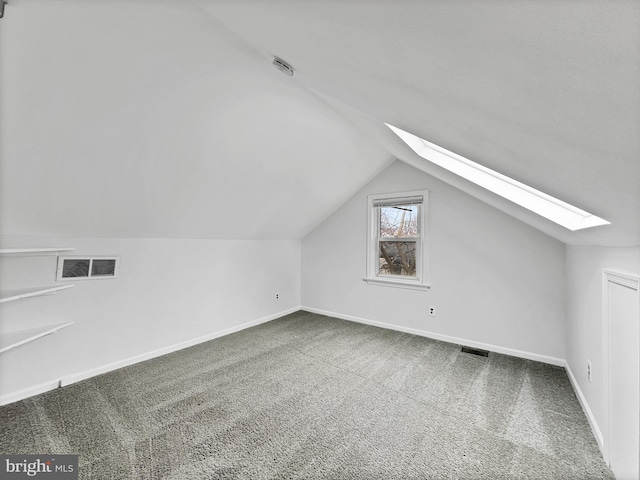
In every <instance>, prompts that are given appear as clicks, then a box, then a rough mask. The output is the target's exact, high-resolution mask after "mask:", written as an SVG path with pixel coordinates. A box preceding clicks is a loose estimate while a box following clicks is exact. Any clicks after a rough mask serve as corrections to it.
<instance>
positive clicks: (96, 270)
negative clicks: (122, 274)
mask: <svg viewBox="0 0 640 480" xmlns="http://www.w3.org/2000/svg"><path fill="white" fill-rule="evenodd" d="M115 272H116V261H115V260H94V261H93V265H92V266H91V276H92V277H99V276H101V275H102V276H109V277H113V276H114V275H115Z"/></svg>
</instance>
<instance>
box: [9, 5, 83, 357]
mask: <svg viewBox="0 0 640 480" xmlns="http://www.w3.org/2000/svg"><path fill="white" fill-rule="evenodd" d="M0 1H2V0H0ZM71 250H75V249H74V248H64V247H43V248H0V256H6V255H17V256H20V255H22V256H26V255H49V254H56V255H60V253H61V252H69V251H71ZM73 286H74V285H73V284H68V285H54V286H52V287H30V288H21V289H19V290H3V291H0V303H6V302H12V301H14V300H22V299H24V298H30V297H37V296H39V295H50V294H53V293H56V292H59V291H60V290H66V289H67V288H71V287H73ZM69 325H73V322H63V323H51V324H48V325H42V326H40V327H30V328H23V329H21V330H13V331H9V332H4V333H0V353H2V352H6V351H7V350H10V349H12V348H14V347H17V346H19V345H24V344H25V343H28V342H31V341H33V340H36V339H38V338H41V337H44V336H45V335H49V334H51V333H55V332H57V331H58V330H60V329H62V328H65V327H68V326H69Z"/></svg>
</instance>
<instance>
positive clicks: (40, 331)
mask: <svg viewBox="0 0 640 480" xmlns="http://www.w3.org/2000/svg"><path fill="white" fill-rule="evenodd" d="M69 325H73V322H66V323H55V324H50V325H43V326H41V327H35V328H26V329H24V330H18V331H16V332H6V333H0V353H2V352H6V351H7V350H10V349H12V348H14V347H17V346H19V345H24V344H25V343H29V342H31V341H33V340H36V339H38V338H41V337H44V336H45V335H50V334H52V333H56V332H57V331H58V330H61V329H63V328H65V327H68V326H69Z"/></svg>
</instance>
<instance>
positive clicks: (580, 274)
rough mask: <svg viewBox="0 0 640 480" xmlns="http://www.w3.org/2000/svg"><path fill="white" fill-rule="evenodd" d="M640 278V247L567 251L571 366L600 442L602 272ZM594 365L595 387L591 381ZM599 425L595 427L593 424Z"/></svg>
mask: <svg viewBox="0 0 640 480" xmlns="http://www.w3.org/2000/svg"><path fill="white" fill-rule="evenodd" d="M603 269H611V270H618V271H621V272H624V273H631V274H636V275H637V274H640V247H635V248H611V247H585V246H571V245H568V246H567V247H566V268H565V270H566V286H565V292H566V307H567V308H566V329H567V337H566V338H567V345H566V352H567V354H566V355H567V365H568V366H569V368H570V370H571V372H572V374H573V376H574V379H575V381H576V383H577V384H578V388H579V390H580V392H581V394H582V395H583V398H582V400H583V401H585V402H586V404H587V405H585V407H586V408H585V410H588V411H587V415H588V416H590V421H591V422H592V427H595V428H594V431H595V432H594V433H595V434H596V438H598V441H599V442H600V443H601V442H602V436H601V433H599V432H601V431H602V428H603V427H604V421H605V412H604V395H605V387H604V383H603V375H602V370H603V361H604V360H603V343H602V342H603V339H602V328H603V323H602V322H603V318H602V270H603ZM587 360H590V361H591V380H592V381H591V383H590V382H589V381H588V380H587V373H586V368H587V367H586V365H587ZM594 421H595V424H596V425H595V426H594V425H593V422H594Z"/></svg>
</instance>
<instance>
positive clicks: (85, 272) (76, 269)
mask: <svg viewBox="0 0 640 480" xmlns="http://www.w3.org/2000/svg"><path fill="white" fill-rule="evenodd" d="M88 276H89V260H88V259H87V260H74V259H68V258H66V259H65V260H64V264H63V265H62V278H72V277H88Z"/></svg>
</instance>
